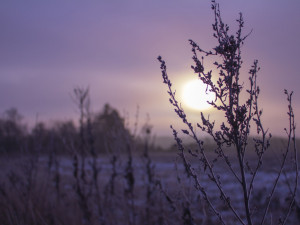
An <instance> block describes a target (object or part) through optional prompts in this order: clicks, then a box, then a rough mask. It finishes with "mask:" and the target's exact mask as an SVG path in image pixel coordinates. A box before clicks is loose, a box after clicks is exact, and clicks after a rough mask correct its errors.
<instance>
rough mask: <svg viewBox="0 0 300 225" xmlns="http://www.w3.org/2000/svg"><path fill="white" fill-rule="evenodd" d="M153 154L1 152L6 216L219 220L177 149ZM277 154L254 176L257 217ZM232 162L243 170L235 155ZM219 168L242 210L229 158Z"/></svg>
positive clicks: (274, 211)
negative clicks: (75, 155)
mask: <svg viewBox="0 0 300 225" xmlns="http://www.w3.org/2000/svg"><path fill="white" fill-rule="evenodd" d="M150 156H151V157H150ZM150 156H149V157H148V156H146V157H145V155H143V154H139V153H134V154H133V155H132V156H129V155H127V154H120V155H113V154H111V155H99V156H98V157H97V158H96V160H94V159H95V158H92V157H86V158H85V159H84V160H81V158H80V157H79V158H77V159H76V158H74V156H73V157H71V156H56V155H51V154H50V155H49V156H47V155H27V156H24V155H23V156H20V155H15V156H5V155H2V158H1V164H0V169H1V173H0V175H1V186H0V198H1V201H0V202H1V203H0V220H1V221H2V223H1V224H3V225H11V224H32V225H35V224H74V225H75V224H207V225H208V224H218V220H217V218H216V217H215V216H214V215H213V214H212V212H211V210H210V209H209V207H208V206H207V204H206V202H205V201H204V200H203V199H202V197H201V195H200V192H198V191H196V190H195V188H194V182H193V180H192V179H191V178H189V177H187V176H186V174H185V172H184V167H183V164H182V161H181V159H180V158H179V157H177V156H176V151H175V152H174V151H172V152H156V153H152V154H150ZM273 156H274V154H270V155H267V156H266V157H269V158H267V159H266V160H265V162H266V163H265V164H263V169H262V171H261V172H260V173H259V174H258V175H257V178H256V181H255V189H254V191H253V196H252V202H251V205H252V206H255V208H256V210H255V211H254V213H255V214H256V215H257V219H258V218H260V216H261V214H262V212H261V209H262V207H263V206H264V204H265V201H266V197H267V196H266V193H269V190H270V188H271V186H272V184H273V182H274V178H275V177H276V172H277V170H275V169H274V168H275V167H274V165H276V164H278V162H277V159H276V158H274V157H273ZM210 157H212V154H211V156H210ZM272 158H274V159H273V160H271V159H272ZM191 162H192V166H193V167H194V169H195V171H196V172H197V174H198V178H199V180H200V182H201V183H202V184H203V185H204V187H205V189H206V191H207V193H208V194H209V196H210V199H211V201H212V202H213V203H214V204H215V205H216V207H217V209H218V210H219V211H220V212H221V214H222V216H223V218H225V219H226V220H228V221H230V222H229V223H228V224H235V223H237V221H236V220H235V219H234V216H233V214H232V213H231V211H230V210H229V209H228V208H227V207H226V206H225V205H224V204H223V203H222V200H220V197H219V192H218V190H217V188H216V186H215V185H214V184H213V183H211V181H210V180H209V178H208V177H207V176H206V175H205V173H204V171H203V170H202V169H200V163H199V162H198V161H197V160H196V159H193V158H191ZM76 163H77V165H76ZM250 163H255V161H254V160H252V161H251V162H250ZM233 168H234V169H235V170H238V167H237V165H236V163H235V162H234V163H233ZM215 171H216V174H218V175H219V176H220V179H221V183H222V185H223V189H224V190H225V191H226V193H227V194H228V196H230V198H231V202H232V203H233V206H234V207H235V209H236V210H237V211H238V212H241V213H242V212H243V200H242V198H243V196H242V194H241V193H242V192H241V189H240V188H241V187H240V186H239V184H237V182H236V181H235V179H234V177H233V175H232V174H231V173H230V172H229V170H228V169H227V167H226V165H223V164H222V163H217V164H216V166H215ZM292 179H293V177H292V174H290V173H289V169H288V168H287V170H286V171H285V173H284V175H283V176H282V177H281V179H280V180H279V184H278V187H277V189H276V192H275V194H274V197H273V201H272V204H271V206H270V213H269V214H268V218H267V219H266V222H265V224H277V220H278V216H280V214H281V213H282V212H284V211H285V210H286V208H285V207H286V206H285V203H286V200H287V199H285V197H286V196H288V195H289V190H290V189H289V186H288V185H289V183H290V182H292ZM298 189H299V188H298ZM299 203H300V198H299V196H297V202H296V203H295V204H294V207H293V211H292V215H291V218H290V221H289V223H288V224H297V223H300V218H299V217H300V208H299ZM242 215H243V214H242ZM254 218H256V217H254ZM255 222H257V223H258V222H259V221H255Z"/></svg>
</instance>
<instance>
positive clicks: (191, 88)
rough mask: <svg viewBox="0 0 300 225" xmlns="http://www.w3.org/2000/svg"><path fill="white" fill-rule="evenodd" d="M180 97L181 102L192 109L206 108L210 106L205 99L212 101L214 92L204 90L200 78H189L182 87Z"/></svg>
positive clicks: (204, 87)
mask: <svg viewBox="0 0 300 225" xmlns="http://www.w3.org/2000/svg"><path fill="white" fill-rule="evenodd" d="M182 99H183V104H184V105H186V106H188V107H190V108H192V109H195V110H206V109H209V108H211V107H212V106H211V105H210V104H208V103H207V101H213V100H214V99H215V94H214V93H212V92H209V90H207V91H206V85H205V84H203V83H202V81H201V80H191V81H189V82H188V83H186V84H185V85H184V87H183V93H182Z"/></svg>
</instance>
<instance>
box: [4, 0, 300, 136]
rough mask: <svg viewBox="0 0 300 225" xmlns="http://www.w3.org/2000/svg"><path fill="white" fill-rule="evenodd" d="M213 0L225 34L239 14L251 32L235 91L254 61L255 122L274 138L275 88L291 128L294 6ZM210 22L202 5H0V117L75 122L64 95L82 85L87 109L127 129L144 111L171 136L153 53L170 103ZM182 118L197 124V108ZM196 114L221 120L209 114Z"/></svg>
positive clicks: (159, 0) (118, 1)
mask: <svg viewBox="0 0 300 225" xmlns="http://www.w3.org/2000/svg"><path fill="white" fill-rule="evenodd" d="M218 2H219V3H220V8H221V13H222V16H223V20H224V22H226V23H228V24H229V25H230V27H231V29H230V31H231V32H232V33H234V32H235V29H236V28H237V24H236V22H235V20H236V19H237V18H238V13H239V12H242V13H243V16H244V20H245V28H244V34H247V33H248V32H250V31H251V30H252V33H251V35H250V36H249V37H248V39H247V40H246V41H245V45H244V47H243V50H242V57H243V58H244V64H243V68H242V71H243V74H242V76H243V77H244V78H243V79H244V80H245V86H246V85H247V78H248V74H247V72H248V70H249V68H250V67H251V64H252V63H253V61H254V59H258V61H259V65H260V67H261V71H260V72H259V78H258V82H259V85H260V88H261V95H260V102H259V103H260V106H261V107H262V108H263V112H264V114H263V124H264V126H265V128H269V130H270V132H271V133H273V134H274V135H284V132H283V128H284V127H287V126H288V118H287V115H286V112H287V102H286V97H285V96H284V94H283V90H284V89H288V90H293V91H294V96H293V97H294V111H295V114H296V122H298V123H297V124H300V119H299V118H300V91H299V89H298V86H299V84H300V71H299V62H300V56H299V52H300V45H299V36H300V29H299V28H300V14H299V11H300V1H298V0H286V1H282V0H280V1H279V0H263V1H262V0H252V1H240V0H226V1H225V0H220V1H218ZM212 23H213V13H212V10H211V8H210V1H208V0H207V1H206V0H205V1H204V0H184V1H183V0H151V1H149V0H148V1H146V0H110V1H108V0H98V1H95V0H90V1H82V0H81V1H80V0H73V1H70V0H65V1H62V0H59V1H58V0H52V1H37V0H30V1H21V0H19V1H17V0H11V1H1V2H0V27H1V32H0V111H1V112H3V111H5V110H6V109H8V108H10V107H17V108H18V110H19V111H20V112H21V114H23V116H24V120H25V121H26V122H27V123H28V124H29V125H30V124H31V125H32V124H34V123H35V122H36V121H37V120H38V121H55V120H66V119H73V120H76V119H77V118H78V111H77V110H76V105H75V104H74V102H73V101H72V98H71V96H72V92H73V89H74V88H75V87H78V86H79V87H89V89H90V95H91V101H92V111H94V112H97V111H99V110H101V109H102V107H103V105H104V104H105V103H109V104H110V105H111V106H112V107H114V108H116V109H118V110H119V112H120V114H121V115H123V116H124V117H126V119H127V120H128V123H129V124H131V125H132V124H133V123H134V117H135V113H136V108H137V106H139V108H140V112H139V123H140V124H142V123H144V121H145V120H146V117H147V114H149V116H150V123H151V124H152V125H153V132H154V133H155V134H156V135H171V130H170V128H169V126H170V124H173V125H174V127H176V128H178V129H179V128H184V126H183V125H182V124H181V122H180V120H179V119H177V117H176V115H175V113H174V110H173V108H172V106H171V105H170V104H169V101H168V95H167V93H166V92H167V87H166V86H165V85H164V84H163V83H162V77H161V72H160V68H159V67H160V65H159V63H158V61H157V57H158V56H159V55H161V56H162V57H163V58H164V60H165V61H166V63H167V67H168V74H169V76H170V79H171V80H172V82H173V85H174V88H175V89H176V90H177V93H178V97H179V98H180V94H181V90H182V87H183V84H184V83H185V82H187V81H189V80H190V79H194V78H195V77H196V76H197V75H196V74H193V72H192V70H191V69H190V66H191V65H192V64H193V62H192V54H191V47H190V46H189V43H188V40H189V39H192V40H194V41H195V42H197V43H198V44H199V45H200V46H201V47H203V48H204V49H208V50H209V49H211V48H212V47H214V46H215V45H216V41H215V39H214V38H213V37H212V29H211V28H212V26H211V24H212ZM186 113H187V115H188V118H189V119H190V120H191V121H192V122H193V123H195V122H196V121H199V119H200V117H199V115H200V113H199V111H195V110H191V109H189V108H186ZM204 113H205V115H210V118H212V119H215V120H216V121H219V120H220V118H221V117H220V115H219V114H218V113H217V112H216V111H215V110H207V111H204ZM298 133H299V132H298ZM297 136H299V135H297Z"/></svg>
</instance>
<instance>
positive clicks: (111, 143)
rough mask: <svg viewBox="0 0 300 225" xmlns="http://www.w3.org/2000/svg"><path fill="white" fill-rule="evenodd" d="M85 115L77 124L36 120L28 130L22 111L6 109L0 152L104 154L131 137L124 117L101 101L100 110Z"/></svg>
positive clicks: (0, 126)
mask: <svg viewBox="0 0 300 225" xmlns="http://www.w3.org/2000/svg"><path fill="white" fill-rule="evenodd" d="M85 118H87V119H85V120H83V121H81V122H82V123H80V125H78V126H76V125H75V123H74V122H73V121H72V120H67V121H58V122H54V123H53V124H51V125H49V126H47V125H46V124H45V123H44V122H37V123H36V124H35V125H34V127H33V128H32V129H28V127H27V125H26V124H25V123H24V122H23V116H22V114H21V113H20V112H19V111H18V110H17V109H16V108H10V109H8V110H6V111H5V112H4V113H3V114H2V115H1V117H0V153H2V154H3V153H49V152H53V151H54V152H56V153H58V154H68V153H70V152H71V151H78V150H80V149H81V150H84V149H86V148H93V149H94V151H96V152H97V153H105V152H107V151H110V149H112V148H113V149H116V148H122V146H123V144H122V143H124V139H125V138H127V139H128V138H129V139H130V138H132V135H131V134H130V131H129V130H128V129H127V128H126V127H125V123H124V118H122V117H121V116H120V114H119V112H118V111H117V110H116V109H114V108H113V107H111V106H110V105H109V104H105V105H104V107H103V109H102V110H101V111H100V112H97V113H95V114H89V115H88V117H87V116H86V115H85ZM118 144H119V146H117V145H118ZM91 145H92V146H91Z"/></svg>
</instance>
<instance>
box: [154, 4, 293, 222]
mask: <svg viewBox="0 0 300 225" xmlns="http://www.w3.org/2000/svg"><path fill="white" fill-rule="evenodd" d="M212 10H213V13H214V18H215V20H214V23H213V25H212V27H213V32H214V33H213V37H214V38H215V39H216V41H217V46H216V47H215V48H213V49H212V50H210V51H206V50H204V49H202V48H201V47H200V46H199V45H198V44H197V43H196V42H194V41H193V40H189V43H190V45H191V48H192V54H193V61H194V63H195V65H193V66H192V67H191V68H192V69H193V71H194V72H195V74H197V75H198V77H199V79H200V80H201V81H202V82H203V83H204V84H205V85H207V91H210V92H213V93H214V94H215V96H216V98H215V100H214V101H211V102H209V104H211V105H212V106H213V107H214V108H215V109H216V110H218V111H220V112H222V113H223V115H224V117H225V121H223V122H222V123H221V125H220V127H219V128H217V127H216V125H215V122H214V121H211V119H210V118H209V117H206V116H205V115H204V114H203V113H202V112H201V123H197V128H199V129H200V131H202V132H203V133H206V134H208V135H210V136H211V137H212V138H213V140H214V142H215V144H216V147H215V149H214V152H215V156H214V158H213V159H211V158H210V157H209V156H208V154H209V152H208V151H206V149H205V148H204V142H203V140H202V139H201V138H199V137H198V136H197V135H196V133H195V127H194V126H193V125H192V123H191V122H189V120H188V118H187V116H186V114H185V112H184V109H183V108H182V107H181V105H180V103H179V102H178V100H177V98H176V97H175V91H174V90H173V89H172V83H171V81H170V79H169V77H168V74H167V67H166V63H165V61H164V60H163V59H162V57H161V56H159V57H158V60H159V62H160V63H161V71H162V77H163V83H165V84H166V85H167V87H168V94H169V96H170V99H169V100H170V103H171V104H172V105H173V106H174V109H175V112H176V114H177V115H178V117H179V118H180V119H181V120H182V122H183V123H184V124H185V126H186V127H187V128H186V129H183V130H182V132H183V133H184V134H185V135H188V136H190V137H192V139H193V140H194V141H195V142H196V144H197V149H196V150H191V149H186V148H185V146H184V145H183V142H182V140H181V139H180V138H179V136H178V131H177V130H175V128H173V127H172V126H171V129H172V131H173V135H174V138H175V140H176V142H177V146H178V150H179V152H180V153H179V154H180V157H181V158H182V160H183V163H184V167H185V169H186V171H187V173H188V175H189V176H191V177H192V178H193V179H194V182H195V188H196V189H197V190H198V191H199V192H200V193H201V194H202V197H203V198H204V199H205V200H206V202H207V204H208V206H209V207H210V209H211V210H212V211H213V212H214V214H215V215H216V216H217V218H218V219H219V221H220V223H221V224H226V219H225V218H224V216H223V214H222V210H220V209H218V206H217V203H218V202H221V203H223V204H224V206H225V208H227V209H229V210H230V211H231V212H232V214H233V216H234V217H235V220H236V221H237V222H238V223H239V224H248V225H251V224H266V223H267V224H269V223H270V222H267V221H266V218H267V215H268V212H269V208H270V205H271V203H272V201H273V200H274V201H275V200H276V199H275V198H274V193H275V190H276V188H277V186H278V181H279V179H280V177H281V176H282V173H283V170H284V168H285V166H286V164H287V163H286V162H287V158H288V155H289V154H291V156H292V158H293V160H292V163H291V164H290V167H292V169H293V171H294V178H293V181H292V184H293V185H292V187H291V188H290V196H287V197H288V199H289V201H288V204H287V206H286V211H285V212H283V215H282V216H281V217H280V218H278V219H279V223H280V224H285V223H286V222H287V219H288V216H289V214H290V212H291V208H292V206H293V204H294V201H295V195H296V190H297V183H298V163H297V151H296V145H295V123H294V113H293V108H292V93H289V92H288V91H286V90H285V91H284V92H285V94H286V96H287V100H288V104H289V105H288V118H289V128H288V129H286V133H287V138H288V143H287V146H286V149H285V150H284V152H283V154H282V159H281V161H280V163H278V172H277V174H276V176H275V178H274V179H273V181H272V182H273V184H272V187H271V188H270V189H269V190H267V191H265V192H264V193H263V198H264V200H265V202H264V204H263V205H262V206H260V207H259V210H257V211H255V208H256V207H258V206H257V205H254V203H253V202H254V200H253V196H254V195H255V194H256V192H255V191H256V189H255V179H256V178H257V175H258V173H259V172H260V171H261V169H262V165H263V161H264V160H263V159H264V156H265V155H266V152H267V149H268V148H269V146H270V139H271V134H270V133H268V130H266V129H265V128H264V127H263V125H262V120H261V115H262V110H261V109H260V107H259V105H258V97H259V93H260V89H259V86H258V84H257V73H258V71H259V70H260V68H259V67H258V61H257V60H255V61H254V63H253V65H252V67H251V69H250V70H249V75H250V76H249V85H248V88H247V89H245V88H246V87H245V86H244V85H243V84H241V82H240V77H241V76H242V74H241V71H240V70H241V67H242V63H243V61H242V56H241V49H242V46H243V44H244V41H245V39H246V38H247V37H248V35H249V34H250V33H249V34H248V35H243V33H242V31H243V27H244V20H243V16H242V14H241V13H240V14H239V18H238V19H237V23H238V29H237V31H236V33H235V34H234V35H232V34H230V33H229V26H228V25H227V24H225V23H224V22H223V21H222V17H221V13H220V9H219V4H217V3H216V2H215V1H214V0H213V1H212ZM206 58H213V60H215V61H214V63H213V66H214V67H215V69H216V70H218V77H217V79H216V80H217V81H216V82H214V79H213V78H214V76H216V75H215V74H214V75H213V73H212V70H211V69H210V70H208V69H207V67H206V66H205V65H204V60H205V59H206ZM242 93H247V94H248V98H247V100H246V101H244V102H242V101H241V94H242ZM199 98H201V96H199ZM251 126H252V129H253V128H255V130H256V134H255V135H256V136H257V137H255V138H254V139H253V141H254V147H250V146H249V142H250V139H251V137H250V128H251ZM232 151H234V154H233V153H232ZM253 155H255V156H256V160H255V163H250V157H251V156H253ZM190 156H192V157H194V158H196V159H198V160H199V162H200V164H201V169H202V170H201V173H197V172H196V171H197V170H196V169H195V168H194V167H193V166H192V161H191V160H190V159H189V157H190ZM218 161H223V162H224V163H225V164H226V167H227V169H228V170H229V171H230V173H231V175H233V176H234V178H235V184H236V185H237V186H239V188H240V191H241V193H242V195H243V198H242V199H243V205H244V206H243V211H240V210H238V209H237V207H236V203H235V202H234V200H232V199H233V197H234V195H236V194H235V193H230V191H228V190H225V189H224V187H223V185H222V182H224V180H226V178H224V177H222V175H220V173H218V172H217V169H216V167H218V166H219V165H220V164H218ZM234 164H237V168H236V167H235V166H234ZM202 174H205V175H207V176H208V177H209V179H210V181H211V183H213V184H214V185H215V186H216V188H217V190H218V192H219V195H220V199H219V201H218V202H217V203H216V202H215V201H213V200H212V198H211V195H210V192H209V190H207V188H206V186H205V184H204V183H202V182H201V179H200V176H203V175H202Z"/></svg>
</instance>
